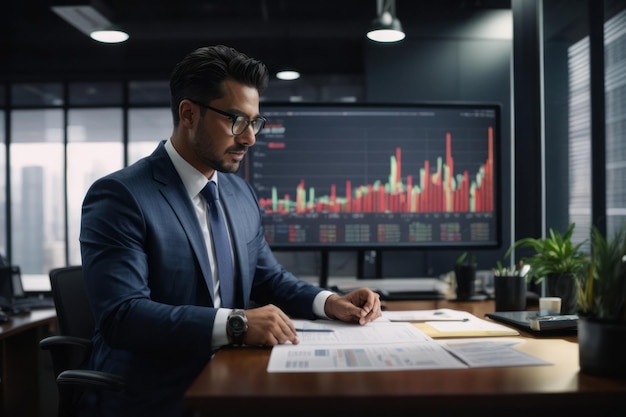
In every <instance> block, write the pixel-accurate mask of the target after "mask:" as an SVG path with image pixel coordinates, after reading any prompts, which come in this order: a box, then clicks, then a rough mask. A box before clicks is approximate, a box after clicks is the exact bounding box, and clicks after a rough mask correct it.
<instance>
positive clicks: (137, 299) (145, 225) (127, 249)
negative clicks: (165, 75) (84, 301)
mask: <svg viewBox="0 0 626 417" xmlns="http://www.w3.org/2000/svg"><path fill="white" fill-rule="evenodd" d="M267 83H268V72H267V69H266V67H265V66H264V65H263V64H262V63H261V62H259V61H257V60H255V59H251V58H249V57H247V56H245V55H243V54H241V53H239V52H237V51H235V50H234V49H232V48H228V47H225V46H215V47H205V48H200V49H198V50H196V51H194V52H192V53H191V54H189V55H188V56H186V57H185V58H184V59H183V60H182V61H181V62H180V63H179V64H178V65H177V66H176V67H175V68H174V71H173V72H172V75H171V79H170V90H171V106H172V115H173V124H174V128H173V133H172V135H171V137H170V138H169V139H168V140H165V141H163V142H161V143H160V144H159V145H158V146H157V148H156V150H155V151H154V152H153V153H152V154H151V155H150V156H148V157H146V158H144V159H142V160H140V161H138V162H137V163H135V164H133V165H132V166H130V167H127V168H125V169H122V170H120V171H118V172H115V173H113V174H110V175H108V176H106V177H104V178H101V179H100V180H98V181H96V182H95V183H94V184H93V185H92V187H91V188H90V189H89V191H88V192H87V195H86V197H85V200H84V202H83V212H82V220H81V221H82V224H81V232H80V243H81V252H82V264H83V270H84V276H85V282H86V288H87V294H88V297H89V300H90V303H91V307H92V310H93V313H94V317H95V321H96V331H95V335H94V338H93V342H94V348H93V352H92V355H91V360H90V367H91V368H93V369H97V370H101V371H107V372H111V373H115V374H118V375H121V376H123V377H124V378H125V380H126V388H125V389H124V390H123V391H122V392H121V393H110V392H93V393H90V394H89V395H87V396H86V397H85V399H84V401H83V404H82V408H83V410H82V414H83V415H89V416H91V415H103V416H116V417H121V416H152V417H153V416H168V417H172V416H181V415H183V414H184V411H183V402H182V399H183V395H184V393H185V390H186V389H187V388H188V386H189V385H190V384H191V382H193V380H194V378H195V377H196V376H197V375H198V374H199V372H200V371H201V370H202V368H203V367H204V366H205V365H206V363H207V361H208V360H210V358H211V356H212V355H213V354H214V353H215V351H216V350H218V349H219V348H220V347H222V346H225V345H229V344H236V345H239V344H244V345H258V346H261V345H262V346H273V345H276V344H282V343H288V342H289V343H298V338H297V335H296V330H295V328H294V326H293V323H292V322H291V320H290V317H299V318H308V319H314V318H329V319H337V320H342V321H346V322H352V323H355V324H361V325H363V324H366V323H368V322H370V321H372V320H374V319H376V318H378V317H379V316H380V314H381V313H380V311H381V309H380V301H379V298H378V295H377V294H375V293H374V292H372V291H371V290H369V289H366V288H362V289H359V290H356V291H354V292H352V293H350V294H347V295H344V296H339V295H337V294H334V293H332V292H330V291H326V290H324V289H321V288H318V287H316V286H314V285H311V284H309V283H307V282H305V281H301V280H299V279H297V278H296V277H295V276H294V275H292V274H291V273H289V272H288V271H286V270H285V269H284V268H283V267H282V266H281V265H280V264H279V263H278V262H277V260H276V259H275V258H274V256H273V255H272V252H271V250H270V248H269V246H268V244H267V242H266V241H265V239H264V234H263V230H262V225H261V208H260V206H259V204H258V202H257V199H256V196H255V194H254V193H253V191H252V189H251V187H250V186H249V185H248V184H247V183H246V182H244V181H243V180H242V179H241V178H239V177H238V176H236V175H231V174H232V173H234V172H236V171H237V169H238V168H239V165H240V164H241V161H242V159H243V158H244V156H245V154H246V151H247V149H248V148H249V147H250V146H252V145H254V143H255V134H256V133H258V131H259V130H260V129H262V128H263V125H264V122H265V120H264V119H263V118H262V117H261V116H260V113H259V94H260V92H261V91H263V90H264V89H265V88H266V86H267ZM207 181H213V182H214V183H216V184H215V185H216V186H217V190H218V195H219V202H218V203H217V204H218V209H217V210H218V211H219V212H220V213H221V215H223V216H224V218H225V219H226V225H227V233H226V234H227V235H228V236H227V239H228V242H230V256H229V255H226V256H224V255H220V257H219V259H217V258H216V256H215V251H214V248H213V247H214V246H217V244H216V243H214V241H213V237H212V230H211V229H212V226H211V222H210V221H209V220H207V218H208V215H209V214H210V210H212V208H213V206H210V207H209V205H208V204H207V201H206V200H205V199H204V198H203V197H202V196H201V195H200V192H201V191H202V190H203V188H204V187H205V186H206V185H207ZM224 260H225V261H226V262H227V263H228V266H227V267H222V266H221V265H222V264H220V262H223V261H224ZM218 264H219V265H220V270H230V271H233V272H232V273H231V274H230V275H231V276H230V277H229V278H228V279H225V278H223V277H221V276H218V271H217V269H218V268H217V265H218ZM221 280H224V282H221ZM229 280H232V282H231V283H230V284H228V281H229ZM221 287H224V288H227V287H232V288H234V300H233V301H230V298H228V297H226V296H225V293H223V291H222V290H221ZM224 291H225V290H224ZM227 298H228V300H227ZM227 304H232V305H227ZM216 411H217V410H216Z"/></svg>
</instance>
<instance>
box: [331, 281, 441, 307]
mask: <svg viewBox="0 0 626 417" xmlns="http://www.w3.org/2000/svg"><path fill="white" fill-rule="evenodd" d="M362 287H368V288H370V289H371V290H372V291H374V292H377V293H378V294H379V295H380V299H381V300H386V301H392V300H442V299H444V298H445V296H446V294H447V292H448V291H449V287H450V286H449V285H448V284H446V283H445V282H444V281H442V280H440V279H438V278H379V279H356V280H355V279H352V280H346V281H342V282H338V283H337V284H336V285H334V286H332V287H331V289H332V290H333V291H337V292H340V293H348V292H350V291H352V290H355V289H357V288H362Z"/></svg>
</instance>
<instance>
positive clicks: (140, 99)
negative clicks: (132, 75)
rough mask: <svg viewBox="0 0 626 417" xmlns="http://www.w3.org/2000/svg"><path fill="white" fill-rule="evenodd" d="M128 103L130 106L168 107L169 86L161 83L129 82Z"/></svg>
mask: <svg viewBox="0 0 626 417" xmlns="http://www.w3.org/2000/svg"><path fill="white" fill-rule="evenodd" d="M128 102H129V103H130V104H131V105H140V106H145V105H159V106H169V104H170V86H169V82H168V81H167V80H163V81H130V82H129V83H128Z"/></svg>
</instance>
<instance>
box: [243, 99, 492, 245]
mask: <svg viewBox="0 0 626 417" xmlns="http://www.w3.org/2000/svg"><path fill="white" fill-rule="evenodd" d="M261 112H262V114H263V115H264V116H265V117H266V118H267V124H266V126H265V128H264V129H263V130H262V131H261V132H259V134H258V135H257V139H256V144H255V146H253V147H252V148H251V149H250V152H249V157H248V158H247V159H246V163H245V164H244V169H243V172H242V174H243V175H244V176H245V178H246V179H247V180H248V181H249V182H250V183H251V184H252V186H253V188H254V190H255V191H256V193H257V197H258V198H259V201H260V204H261V206H262V208H263V210H264V219H263V220H264V226H265V235H266V238H267V241H268V242H269V244H270V245H271V247H272V248H273V249H277V250H289V249H311V250H313V249H392V248H393V249H399V248H455V249H456V248H463V247H468V248H474V247H485V248H488V247H496V246H499V245H500V220H501V219H500V209H499V206H500V204H499V199H500V192H499V185H498V179H499V178H500V172H499V171H500V168H499V166H500V164H499V153H498V150H499V138H500V134H499V126H500V120H499V118H500V108H499V106H498V105H495V104H404V105H374V104H305V103H289V104H277V103H276V104H271V103H261Z"/></svg>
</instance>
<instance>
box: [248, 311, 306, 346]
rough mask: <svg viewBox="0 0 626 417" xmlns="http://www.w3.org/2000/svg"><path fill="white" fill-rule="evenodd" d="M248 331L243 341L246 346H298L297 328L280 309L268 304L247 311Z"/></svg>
mask: <svg viewBox="0 0 626 417" xmlns="http://www.w3.org/2000/svg"><path fill="white" fill-rule="evenodd" d="M246 317H247V318H248V331H247V332H246V336H245V337H244V339H243V342H244V343H245V344H246V345H251V346H274V345H278V344H281V345H282V344H284V343H287V342H291V343H293V344H294V345H296V344H298V337H297V335H296V328H295V327H294V325H293V323H292V322H291V319H290V318H289V317H288V316H287V315H286V314H285V313H284V312H283V311H282V310H281V309H280V308H278V307H276V306H275V305H272V304H268V305H266V306H263V307H259V308H253V309H250V310H246Z"/></svg>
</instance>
